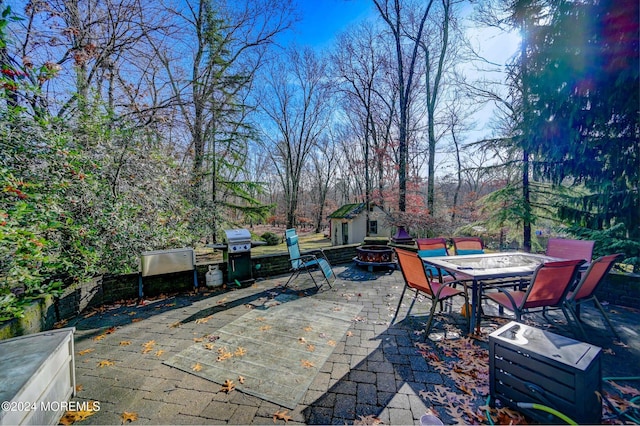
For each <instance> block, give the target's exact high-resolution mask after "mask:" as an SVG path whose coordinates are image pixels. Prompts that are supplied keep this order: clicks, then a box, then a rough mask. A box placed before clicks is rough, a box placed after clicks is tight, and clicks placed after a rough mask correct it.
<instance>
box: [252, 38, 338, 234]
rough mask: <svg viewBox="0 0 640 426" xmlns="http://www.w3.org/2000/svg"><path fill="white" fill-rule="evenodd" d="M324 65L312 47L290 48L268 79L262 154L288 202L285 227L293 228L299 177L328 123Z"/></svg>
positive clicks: (265, 95)
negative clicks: (269, 159) (267, 160)
mask: <svg viewBox="0 0 640 426" xmlns="http://www.w3.org/2000/svg"><path fill="white" fill-rule="evenodd" d="M326 71H327V67H326V63H325V61H324V60H323V59H322V58H320V57H318V55H317V54H315V53H314V52H313V51H312V50H311V49H309V48H304V49H297V48H295V47H292V48H291V49H289V50H288V51H287V54H286V56H285V57H283V58H282V61H281V62H280V63H278V64H275V65H274V66H273V67H272V68H271V69H270V71H269V73H268V76H267V77H266V86H265V88H264V92H263V94H262V95H261V98H262V102H261V106H262V111H263V112H264V113H265V114H266V116H267V118H268V120H269V122H270V124H271V125H272V126H273V129H272V130H267V129H265V132H264V136H265V143H266V146H265V150H266V152H268V155H269V157H270V158H271V160H272V161H273V163H274V165H275V167H276V170H277V174H278V177H279V180H280V183H281V185H282V189H283V192H284V198H285V202H286V216H287V226H288V227H293V226H295V224H296V210H297V208H298V197H299V195H300V184H301V180H302V173H303V172H304V170H305V166H306V163H307V161H308V159H309V155H310V154H311V152H312V150H313V149H314V147H315V146H316V144H317V143H318V142H319V140H320V137H321V135H322V133H323V132H324V130H325V129H326V128H327V126H328V123H329V113H330V109H331V87H330V85H329V82H328V81H327V79H326Z"/></svg>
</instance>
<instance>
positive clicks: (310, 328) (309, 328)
mask: <svg viewBox="0 0 640 426" xmlns="http://www.w3.org/2000/svg"><path fill="white" fill-rule="evenodd" d="M303 330H304V331H306V332H307V333H308V332H310V331H313V327H311V326H310V325H308V326H306V327H305V328H303Z"/></svg>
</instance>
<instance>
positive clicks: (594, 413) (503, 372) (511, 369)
mask: <svg viewBox="0 0 640 426" xmlns="http://www.w3.org/2000/svg"><path fill="white" fill-rule="evenodd" d="M600 354H601V349H600V348H599V347H597V346H593V345H590V344H588V343H584V342H579V341H577V340H573V339H570V338H568V337H564V336H559V335H556V334H553V333H550V332H548V331H544V330H540V329H537V328H534V327H529V326H527V325H525V324H520V323H517V322H513V321H512V322H510V323H508V324H506V325H504V326H503V327H501V328H499V329H498V330H496V331H494V332H493V333H491V334H490V335H489V391H490V394H491V400H492V404H494V403H495V401H496V399H497V400H500V402H501V403H502V404H505V405H507V406H510V407H511V408H515V409H517V410H519V411H522V412H524V413H525V414H527V415H528V416H530V417H531V418H533V419H535V420H537V421H539V422H541V423H545V424H549V423H558V422H560V423H563V422H561V421H560V419H559V418H558V417H556V416H554V415H551V414H548V413H547V412H544V411H541V410H537V409H528V408H526V409H525V408H519V407H518V403H519V402H520V403H534V404H541V405H545V406H548V407H551V408H553V409H555V410H557V411H559V412H561V413H563V414H565V415H567V416H569V417H570V418H572V419H573V420H575V421H577V422H578V423H579V424H599V423H601V420H602V419H601V417H602V405H601V402H600V399H599V398H598V394H599V393H601V371H600Z"/></svg>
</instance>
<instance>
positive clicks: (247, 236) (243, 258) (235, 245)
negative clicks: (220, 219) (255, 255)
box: [222, 229, 253, 284]
mask: <svg viewBox="0 0 640 426" xmlns="http://www.w3.org/2000/svg"><path fill="white" fill-rule="evenodd" d="M224 233H225V240H226V245H225V246H224V251H223V253H222V256H223V260H224V261H225V262H227V282H229V283H236V284H242V283H252V282H253V274H252V264H251V233H250V232H249V231H248V230H247V229H229V230H226V231H224Z"/></svg>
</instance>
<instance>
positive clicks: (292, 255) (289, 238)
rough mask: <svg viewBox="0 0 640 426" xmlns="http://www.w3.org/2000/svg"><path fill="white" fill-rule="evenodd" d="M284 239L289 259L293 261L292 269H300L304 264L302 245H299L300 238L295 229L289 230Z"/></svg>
mask: <svg viewBox="0 0 640 426" xmlns="http://www.w3.org/2000/svg"><path fill="white" fill-rule="evenodd" d="M284 239H285V241H286V243H287V250H288V251H289V259H290V260H291V268H292V269H298V268H300V266H301V264H302V260H301V259H300V244H299V243H298V236H297V235H296V230H295V229H287V230H286V231H285V233H284Z"/></svg>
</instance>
